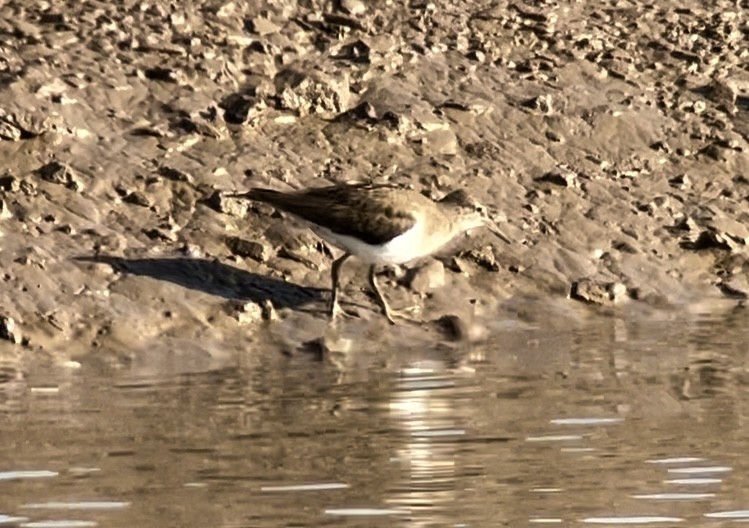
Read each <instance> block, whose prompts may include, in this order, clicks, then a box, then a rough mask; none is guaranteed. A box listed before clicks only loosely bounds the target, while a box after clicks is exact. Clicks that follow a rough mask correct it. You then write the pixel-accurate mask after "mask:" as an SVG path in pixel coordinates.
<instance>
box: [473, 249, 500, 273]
mask: <svg viewBox="0 0 749 528" xmlns="http://www.w3.org/2000/svg"><path fill="white" fill-rule="evenodd" d="M465 258H466V259H467V260H470V261H472V262H474V263H475V264H476V265H478V266H480V267H482V268H484V269H485V270H486V271H495V272H496V271H499V270H500V269H502V267H501V266H500V265H499V261H497V256H496V255H495V254H494V251H492V248H491V246H484V247H482V248H479V249H475V248H474V249H472V250H470V251H468V252H467V253H466V254H465Z"/></svg>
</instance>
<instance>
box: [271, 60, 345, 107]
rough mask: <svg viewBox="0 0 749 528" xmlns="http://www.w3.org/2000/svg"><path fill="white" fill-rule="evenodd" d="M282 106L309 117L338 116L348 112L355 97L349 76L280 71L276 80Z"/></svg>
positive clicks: (275, 83) (289, 69)
mask: <svg viewBox="0 0 749 528" xmlns="http://www.w3.org/2000/svg"><path fill="white" fill-rule="evenodd" d="M273 82H274V85H275V87H276V95H277V100H278V103H279V107H280V108H281V109H285V110H292V111H294V112H296V114H297V116H300V117H303V116H306V115H308V114H322V115H331V116H332V115H336V114H340V113H342V112H345V111H346V110H348V109H349V108H350V106H351V102H352V95H351V91H350V89H349V81H348V75H345V74H342V75H338V76H335V77H333V76H330V75H327V74H325V73H323V72H319V71H313V72H312V73H307V72H303V71H301V70H296V69H292V68H286V69H285V70H282V71H280V72H279V73H278V74H277V75H276V77H275V78H274V79H273Z"/></svg>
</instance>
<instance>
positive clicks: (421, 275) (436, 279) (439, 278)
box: [407, 259, 445, 293]
mask: <svg viewBox="0 0 749 528" xmlns="http://www.w3.org/2000/svg"><path fill="white" fill-rule="evenodd" d="M407 281H408V287H409V288H411V289H412V290H413V291H415V292H418V293H427V292H430V291H432V290H434V289H437V288H441V287H442V286H444V285H445V265H444V264H442V262H441V261H439V260H436V259H432V260H430V261H429V262H427V263H426V264H424V265H423V266H421V267H419V268H416V269H413V270H411V271H410V272H409V276H408V278H407Z"/></svg>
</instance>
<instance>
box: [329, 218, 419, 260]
mask: <svg viewBox="0 0 749 528" xmlns="http://www.w3.org/2000/svg"><path fill="white" fill-rule="evenodd" d="M315 231H317V232H318V234H319V235H320V236H321V237H323V238H324V239H326V240H328V241H329V242H331V243H333V244H335V245H336V246H338V247H340V248H341V249H343V250H344V251H346V252H348V253H351V254H352V255H355V256H356V257H358V258H359V259H361V260H362V261H364V262H366V263H368V264H404V263H406V262H409V261H411V260H414V259H417V258H419V257H423V256H426V255H428V254H429V253H430V252H429V251H426V252H424V251H422V247H423V244H422V242H423V240H422V232H421V225H420V224H419V223H417V224H416V225H414V227H412V228H411V229H409V230H408V231H406V232H405V233H403V234H402V235H398V236H397V237H395V238H393V239H392V240H390V241H389V242H386V243H385V244H380V245H372V244H367V243H366V242H363V241H361V240H359V239H358V238H354V237H350V236H346V235H341V234H339V233H333V232H332V231H330V230H328V229H325V228H319V227H318V228H316V229H315Z"/></svg>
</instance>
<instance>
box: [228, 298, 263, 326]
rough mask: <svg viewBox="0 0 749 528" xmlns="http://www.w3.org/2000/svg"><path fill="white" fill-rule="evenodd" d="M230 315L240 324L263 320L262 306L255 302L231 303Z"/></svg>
mask: <svg viewBox="0 0 749 528" xmlns="http://www.w3.org/2000/svg"><path fill="white" fill-rule="evenodd" d="M231 309H232V312H233V313H232V315H233V317H234V318H235V319H236V320H237V322H238V323H239V324H240V325H247V324H253V323H257V322H258V321H262V320H263V308H262V307H261V306H260V305H259V304H257V303H255V302H242V303H232V305H231Z"/></svg>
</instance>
